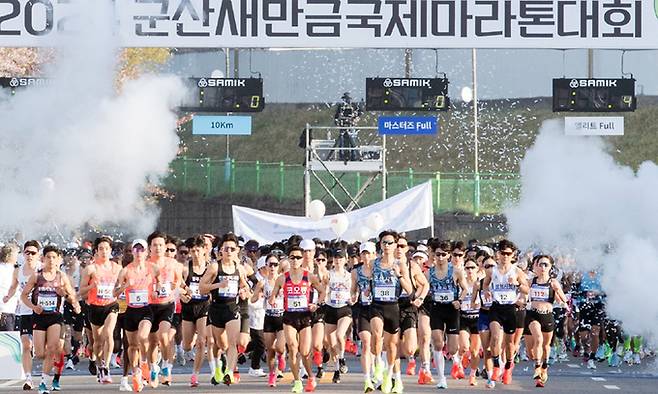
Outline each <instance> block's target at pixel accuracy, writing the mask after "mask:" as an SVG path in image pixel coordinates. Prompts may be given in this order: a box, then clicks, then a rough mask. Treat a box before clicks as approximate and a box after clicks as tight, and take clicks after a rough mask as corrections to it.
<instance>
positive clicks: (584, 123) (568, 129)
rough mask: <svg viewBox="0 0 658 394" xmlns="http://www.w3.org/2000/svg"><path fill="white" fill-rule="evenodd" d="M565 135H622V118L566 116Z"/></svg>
mask: <svg viewBox="0 0 658 394" xmlns="http://www.w3.org/2000/svg"><path fill="white" fill-rule="evenodd" d="M564 134H565V135H624V117H623V116H566V117H565V118H564Z"/></svg>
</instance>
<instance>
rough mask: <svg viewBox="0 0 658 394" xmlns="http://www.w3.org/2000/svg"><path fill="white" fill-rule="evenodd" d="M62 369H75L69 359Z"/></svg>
mask: <svg viewBox="0 0 658 394" xmlns="http://www.w3.org/2000/svg"><path fill="white" fill-rule="evenodd" d="M64 368H66V369H75V365H74V364H73V360H72V359H70V358H69V359H68V360H66V365H65V366H64Z"/></svg>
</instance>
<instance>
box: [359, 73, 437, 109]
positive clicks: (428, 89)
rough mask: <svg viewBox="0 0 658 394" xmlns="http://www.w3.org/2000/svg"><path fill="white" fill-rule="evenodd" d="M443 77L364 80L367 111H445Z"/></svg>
mask: <svg viewBox="0 0 658 394" xmlns="http://www.w3.org/2000/svg"><path fill="white" fill-rule="evenodd" d="M448 83H449V82H448V79H446V78H367V79H366V109H367V110H368V111H447V110H448V109H449V108H450V98H449V97H448Z"/></svg>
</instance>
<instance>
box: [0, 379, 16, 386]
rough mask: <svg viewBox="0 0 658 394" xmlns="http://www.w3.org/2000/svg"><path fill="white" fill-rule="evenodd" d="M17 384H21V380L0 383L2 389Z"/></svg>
mask: <svg viewBox="0 0 658 394" xmlns="http://www.w3.org/2000/svg"><path fill="white" fill-rule="evenodd" d="M16 383H20V380H9V381H6V382H2V383H0V387H6V386H13V385H15V384H16Z"/></svg>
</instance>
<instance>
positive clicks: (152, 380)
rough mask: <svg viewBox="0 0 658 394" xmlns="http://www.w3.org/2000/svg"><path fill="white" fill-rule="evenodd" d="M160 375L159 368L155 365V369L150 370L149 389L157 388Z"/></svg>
mask: <svg viewBox="0 0 658 394" xmlns="http://www.w3.org/2000/svg"><path fill="white" fill-rule="evenodd" d="M159 373H160V368H159V367H158V366H157V365H156V367H155V368H151V376H149V378H150V382H149V383H150V384H151V387H153V388H154V389H155V388H158V374H159Z"/></svg>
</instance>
